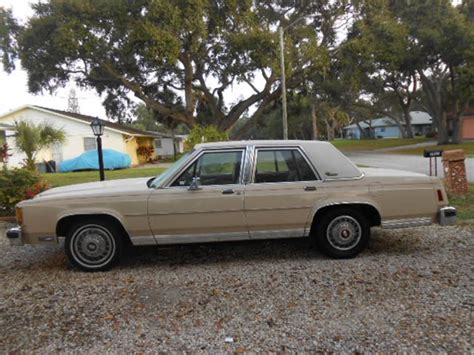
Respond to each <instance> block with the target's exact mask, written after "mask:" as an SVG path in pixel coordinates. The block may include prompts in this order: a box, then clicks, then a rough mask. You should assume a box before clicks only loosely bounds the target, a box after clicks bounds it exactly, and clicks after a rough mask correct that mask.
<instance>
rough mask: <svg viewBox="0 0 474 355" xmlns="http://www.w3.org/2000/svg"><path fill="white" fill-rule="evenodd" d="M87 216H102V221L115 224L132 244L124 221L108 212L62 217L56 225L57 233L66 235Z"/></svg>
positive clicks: (59, 235) (61, 235) (60, 235)
mask: <svg viewBox="0 0 474 355" xmlns="http://www.w3.org/2000/svg"><path fill="white" fill-rule="evenodd" d="M86 218H100V219H101V220H102V221H108V222H110V223H113V224H115V225H116V226H117V227H118V228H120V230H121V231H122V233H123V235H124V236H125V239H126V240H127V242H129V243H130V244H131V240H130V236H129V235H128V233H127V231H126V230H125V228H124V227H123V225H122V223H121V222H120V221H119V220H118V219H117V218H115V217H113V216H111V215H108V214H80V215H73V216H67V217H63V218H61V219H60V220H59V221H58V223H57V225H56V235H57V236H58V237H65V236H66V235H67V233H68V232H69V229H70V228H71V226H72V225H73V224H75V223H77V222H79V221H83V220H84V219H86Z"/></svg>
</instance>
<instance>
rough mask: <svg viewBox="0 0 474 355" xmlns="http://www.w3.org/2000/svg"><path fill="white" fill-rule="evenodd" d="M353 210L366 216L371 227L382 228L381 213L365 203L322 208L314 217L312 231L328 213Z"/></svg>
mask: <svg viewBox="0 0 474 355" xmlns="http://www.w3.org/2000/svg"><path fill="white" fill-rule="evenodd" d="M347 208H352V209H354V210H356V211H358V212H360V213H362V214H363V215H364V217H365V218H367V220H368V221H369V224H370V226H371V227H374V226H380V224H381V223H382V219H381V217H380V213H379V211H378V210H377V209H376V208H375V207H374V206H371V205H368V204H364V203H347V204H346V203H344V204H339V205H330V206H325V207H322V208H320V209H319V210H318V211H317V212H316V214H315V215H314V217H313V223H312V225H311V231H312V230H313V228H314V226H315V225H316V223H317V222H318V220H319V219H320V218H321V217H322V216H323V215H325V214H326V213H328V212H329V211H334V210H338V209H347Z"/></svg>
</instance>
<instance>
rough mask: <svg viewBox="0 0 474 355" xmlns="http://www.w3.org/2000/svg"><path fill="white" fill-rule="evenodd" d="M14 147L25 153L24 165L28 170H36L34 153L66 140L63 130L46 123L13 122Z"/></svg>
mask: <svg viewBox="0 0 474 355" xmlns="http://www.w3.org/2000/svg"><path fill="white" fill-rule="evenodd" d="M15 128H16V132H17V134H16V147H17V149H18V150H19V151H21V152H23V153H25V155H26V159H25V167H26V168H27V169H28V170H36V166H35V164H36V155H37V154H38V152H39V151H40V150H41V149H43V148H47V147H49V146H51V145H53V144H57V143H62V142H64V141H65V140H66V136H65V134H64V131H62V130H61V129H56V128H54V127H53V126H51V125H50V124H48V123H42V124H40V125H37V126H36V125H34V124H32V123H29V122H26V121H21V122H15Z"/></svg>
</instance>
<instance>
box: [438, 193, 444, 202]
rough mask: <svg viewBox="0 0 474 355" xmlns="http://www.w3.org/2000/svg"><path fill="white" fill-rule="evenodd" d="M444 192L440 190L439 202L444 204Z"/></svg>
mask: <svg viewBox="0 0 474 355" xmlns="http://www.w3.org/2000/svg"><path fill="white" fill-rule="evenodd" d="M443 201H444V199H443V191H441V190H438V202H443Z"/></svg>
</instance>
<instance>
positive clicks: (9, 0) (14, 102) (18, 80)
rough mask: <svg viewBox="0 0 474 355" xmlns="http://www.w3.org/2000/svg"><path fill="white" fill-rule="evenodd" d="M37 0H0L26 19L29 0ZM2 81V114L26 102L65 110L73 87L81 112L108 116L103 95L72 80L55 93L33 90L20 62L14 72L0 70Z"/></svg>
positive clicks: (0, 108)
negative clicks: (75, 83)
mask: <svg viewBox="0 0 474 355" xmlns="http://www.w3.org/2000/svg"><path fill="white" fill-rule="evenodd" d="M36 2H37V1H30V0H0V6H3V7H5V8H11V9H12V11H13V15H14V16H15V18H17V19H20V20H21V21H25V20H26V19H27V18H28V17H29V16H30V15H31V14H32V10H31V8H30V3H36ZM0 83H1V85H0V114H2V113H6V112H8V111H10V110H13V109H15V108H18V107H20V106H23V105H26V104H32V105H41V106H45V107H50V108H54V109H58V110H65V109H66V108H67V99H68V97H69V91H70V90H71V89H72V88H74V89H75V91H76V96H77V98H78V100H79V107H80V110H81V113H82V114H85V115H91V116H99V117H102V118H105V109H104V108H103V106H102V100H101V98H100V96H99V95H98V94H97V93H96V92H95V91H93V90H81V89H80V88H78V87H76V86H75V85H74V83H70V84H69V85H68V86H67V87H66V88H64V89H59V90H57V92H55V93H54V94H52V95H51V94H50V93H49V92H45V93H44V94H42V95H41V94H40V95H33V94H30V93H29V92H28V87H27V74H26V71H24V70H23V69H22V68H21V64H20V62H17V63H16V70H15V71H13V72H12V73H11V74H7V73H5V72H4V71H3V70H0Z"/></svg>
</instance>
